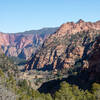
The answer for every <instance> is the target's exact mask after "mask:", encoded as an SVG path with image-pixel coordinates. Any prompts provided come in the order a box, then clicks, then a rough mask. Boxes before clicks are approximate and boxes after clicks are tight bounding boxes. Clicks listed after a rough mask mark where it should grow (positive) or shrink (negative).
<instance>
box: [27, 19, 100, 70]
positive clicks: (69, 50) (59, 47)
mask: <svg viewBox="0 0 100 100" xmlns="http://www.w3.org/2000/svg"><path fill="white" fill-rule="evenodd" d="M99 30H100V21H97V22H94V23H92V22H84V21H83V20H79V21H78V22H77V23H73V22H68V23H65V24H63V25H61V27H60V28H59V29H58V30H57V31H56V33H54V34H52V35H50V36H49V37H48V38H47V39H46V40H45V41H44V43H43V45H42V48H40V50H39V51H38V52H37V53H36V54H35V56H34V57H32V58H31V60H29V62H28V64H27V65H26V69H34V68H36V69H43V70H47V69H48V70H52V69H61V68H69V67H72V66H74V65H75V64H76V61H77V60H80V59H85V58H86V54H87V52H89V49H90V47H91V45H92V44H89V43H90V42H91V41H93V40H94V39H95V37H97V36H98V35H99V34H100V31H99ZM87 49H88V50H87Z"/></svg>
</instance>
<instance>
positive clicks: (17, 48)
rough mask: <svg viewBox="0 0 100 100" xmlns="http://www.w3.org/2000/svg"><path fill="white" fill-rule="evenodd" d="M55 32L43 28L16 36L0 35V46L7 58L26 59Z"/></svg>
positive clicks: (53, 29) (51, 29)
mask: <svg viewBox="0 0 100 100" xmlns="http://www.w3.org/2000/svg"><path fill="white" fill-rule="evenodd" d="M56 30H57V28H44V29H41V30H33V31H26V32H23V33H16V34H4V33H0V46H1V48H2V49H3V52H4V53H5V54H6V55H7V56H15V57H19V58H24V59H28V58H29V57H30V56H31V55H32V53H35V51H36V49H37V48H39V46H41V45H42V43H43V41H44V40H45V39H46V38H47V37H48V36H49V35H50V34H52V33H54V32H55V31H56Z"/></svg>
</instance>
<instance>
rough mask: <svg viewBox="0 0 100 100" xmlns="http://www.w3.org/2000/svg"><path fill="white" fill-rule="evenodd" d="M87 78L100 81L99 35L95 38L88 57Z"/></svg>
mask: <svg viewBox="0 0 100 100" xmlns="http://www.w3.org/2000/svg"><path fill="white" fill-rule="evenodd" d="M88 64H89V67H88V72H89V80H94V81H96V82H99V83H100V36H99V37H97V38H96V40H95V42H94V44H93V46H92V49H91V52H90V53H89V59H88Z"/></svg>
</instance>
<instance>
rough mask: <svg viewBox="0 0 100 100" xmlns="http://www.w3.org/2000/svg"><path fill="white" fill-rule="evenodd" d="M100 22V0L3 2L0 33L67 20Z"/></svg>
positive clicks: (47, 25)
mask: <svg viewBox="0 0 100 100" xmlns="http://www.w3.org/2000/svg"><path fill="white" fill-rule="evenodd" d="M79 19H83V20H85V21H93V22H94V21H97V20H100V0H0V31H2V32H21V31H22V32H23V31H26V30H33V29H40V28H43V27H56V26H60V25H61V24H62V23H65V22H67V21H74V22H76V21H77V20H79Z"/></svg>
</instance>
